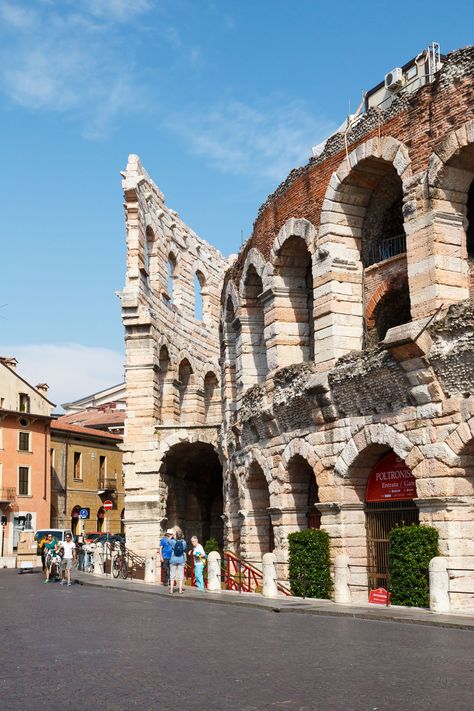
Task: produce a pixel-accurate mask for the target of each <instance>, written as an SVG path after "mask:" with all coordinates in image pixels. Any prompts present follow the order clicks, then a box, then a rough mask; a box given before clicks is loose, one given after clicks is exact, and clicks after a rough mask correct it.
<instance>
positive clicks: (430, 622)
mask: <svg viewBox="0 0 474 711" xmlns="http://www.w3.org/2000/svg"><path fill="white" fill-rule="evenodd" d="M76 583H77V584H78V585H84V586H86V587H95V588H106V589H107V590H119V591H121V592H131V593H134V592H137V593H139V594H141V595H153V596H155V597H156V596H158V597H166V599H169V597H170V596H169V595H166V594H165V593H161V592H155V591H153V590H146V589H143V588H140V587H138V585H137V588H136V589H130V588H124V587H121V586H118V585H113V584H110V583H108V582H99V583H95V582H92V580H84V579H80V580H79V579H77V578H76ZM217 594H218V593H217ZM209 595H212V593H207V594H206V595H203V596H202V597H201V596H200V597H196V596H194V595H192V596H189V595H188V596H186V595H185V596H184V597H183V596H179V597H178V596H177V599H179V600H182V601H184V600H189V601H190V602H193V601H194V602H206V603H211V604H213V603H214V604H217V605H236V606H238V607H246V608H251V609H258V610H263V611H264V612H273V613H278V614H290V613H291V614H297V615H313V616H314V617H345V618H349V619H353V620H364V621H369V622H370V621H373V622H391V623H393V622H397V623H402V624H409V625H423V626H425V627H442V628H445V629H456V630H464V631H469V632H474V620H473V622H472V623H471V624H468V623H466V622H463V621H462V620H461V619H460V620H459V622H458V621H454V620H443V619H439V618H436V619H430V618H429V617H427V618H426V619H422V618H418V617H399V616H398V615H394V614H392V615H390V614H379V613H377V612H376V611H375V610H374V611H373V612H372V611H370V612H369V611H367V612H364V611H354V612H350V611H347V610H330V609H327V610H325V609H317V608H311V607H306V608H295V607H291V606H290V605H288V606H287V607H286V606H285V607H278V605H262V604H260V603H259V602H251V601H250V600H231V599H227V600H226V599H224V598H219V597H210V596H209ZM427 614H428V613H427Z"/></svg>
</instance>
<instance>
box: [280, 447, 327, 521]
mask: <svg viewBox="0 0 474 711" xmlns="http://www.w3.org/2000/svg"><path fill="white" fill-rule="evenodd" d="M288 482H289V485H290V490H289V492H288V504H289V507H290V508H293V509H294V511H295V524H296V526H297V527H298V529H299V530H303V529H305V528H319V527H320V525H321V514H320V513H319V511H318V510H317V508H316V506H315V504H317V503H318V501H319V498H318V487H317V484H316V477H315V476H314V471H313V469H312V467H311V465H310V464H309V463H308V462H307V461H306V459H304V458H303V457H302V456H301V455H299V454H295V455H294V456H293V457H292V458H291V459H290V461H289V462H288Z"/></svg>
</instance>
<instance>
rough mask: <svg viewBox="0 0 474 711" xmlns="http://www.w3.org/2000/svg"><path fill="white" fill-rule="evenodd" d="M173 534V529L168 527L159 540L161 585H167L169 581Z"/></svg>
mask: <svg viewBox="0 0 474 711" xmlns="http://www.w3.org/2000/svg"><path fill="white" fill-rule="evenodd" d="M173 536H174V531H173V529H172V528H168V530H167V531H166V533H165V535H164V536H163V538H162V539H161V541H160V561H161V582H162V583H163V585H168V583H169V581H170V558H171V555H172V553H173V546H172V543H171V541H172V540H173Z"/></svg>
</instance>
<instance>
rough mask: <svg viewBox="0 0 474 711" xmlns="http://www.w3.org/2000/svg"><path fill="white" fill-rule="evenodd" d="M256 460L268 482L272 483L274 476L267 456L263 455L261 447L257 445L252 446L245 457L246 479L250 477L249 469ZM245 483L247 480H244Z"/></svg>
mask: <svg viewBox="0 0 474 711" xmlns="http://www.w3.org/2000/svg"><path fill="white" fill-rule="evenodd" d="M253 462H255V463H256V464H258V465H259V467H261V469H262V471H263V474H264V476H265V479H266V482H267V484H268V485H270V484H271V483H272V480H273V477H272V472H271V469H270V467H269V464H268V460H267V458H266V457H265V456H264V455H263V453H262V452H261V450H260V449H257V448H256V447H252V448H251V449H250V450H249V451H248V452H247V453H246V454H245V456H244V458H243V464H244V466H245V480H246V479H247V477H248V471H249V468H250V466H251V465H252V463H253ZM243 484H245V482H243Z"/></svg>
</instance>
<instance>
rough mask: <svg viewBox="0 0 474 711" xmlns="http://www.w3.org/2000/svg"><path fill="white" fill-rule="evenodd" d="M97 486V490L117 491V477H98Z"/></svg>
mask: <svg viewBox="0 0 474 711" xmlns="http://www.w3.org/2000/svg"><path fill="white" fill-rule="evenodd" d="M97 488H98V490H99V491H117V478H116V477H114V478H111V477H100V478H99V480H98V483H97Z"/></svg>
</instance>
